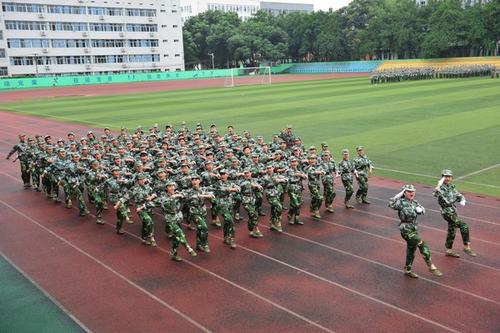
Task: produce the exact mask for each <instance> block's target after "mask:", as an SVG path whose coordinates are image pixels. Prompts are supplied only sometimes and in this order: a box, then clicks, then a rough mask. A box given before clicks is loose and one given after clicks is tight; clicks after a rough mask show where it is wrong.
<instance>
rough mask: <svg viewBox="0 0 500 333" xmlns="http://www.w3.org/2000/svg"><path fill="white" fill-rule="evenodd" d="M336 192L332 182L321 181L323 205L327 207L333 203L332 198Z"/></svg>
mask: <svg viewBox="0 0 500 333" xmlns="http://www.w3.org/2000/svg"><path fill="white" fill-rule="evenodd" d="M336 195H337V193H336V192H335V186H334V185H333V182H328V183H323V196H324V197H325V206H326V207H329V206H331V205H332V204H333V199H335V196H336Z"/></svg>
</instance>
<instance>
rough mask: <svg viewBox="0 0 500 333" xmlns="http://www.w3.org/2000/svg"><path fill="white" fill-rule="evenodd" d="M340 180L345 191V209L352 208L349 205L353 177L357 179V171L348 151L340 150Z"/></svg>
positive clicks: (352, 191)
mask: <svg viewBox="0 0 500 333" xmlns="http://www.w3.org/2000/svg"><path fill="white" fill-rule="evenodd" d="M339 173H340V179H342V184H343V185H344V189H345V198H344V205H345V208H348V209H349V208H354V207H353V206H352V205H351V204H350V203H349V200H351V197H352V195H353V193H354V189H353V175H354V176H356V177H357V173H358V172H357V171H356V168H355V166H354V162H353V161H351V160H350V159H349V150H348V149H344V150H342V161H340V163H339Z"/></svg>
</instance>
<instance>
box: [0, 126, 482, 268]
mask: <svg viewBox="0 0 500 333" xmlns="http://www.w3.org/2000/svg"><path fill="white" fill-rule="evenodd" d="M14 153H17V157H16V160H17V159H18V160H19V162H20V166H21V177H22V180H23V182H24V187H25V188H26V189H29V188H31V187H32V186H33V188H34V189H35V190H36V191H39V192H43V193H44V194H45V196H46V197H47V198H48V199H51V200H53V201H55V202H58V203H60V202H62V201H63V200H64V202H65V205H66V208H72V206H73V202H76V203H77V205H78V211H79V215H80V216H85V215H87V214H89V213H90V212H89V209H88V205H93V206H95V216H96V223H97V224H104V221H103V218H102V216H103V215H102V214H103V211H104V210H105V209H108V207H112V208H114V209H115V211H116V220H117V221H116V233H117V234H119V235H123V234H124V233H125V229H124V227H125V224H126V223H134V222H133V220H132V216H131V210H130V208H131V207H132V204H134V205H135V210H136V213H137V215H138V216H139V218H140V220H141V222H142V229H141V230H142V231H141V233H142V234H141V237H142V243H143V244H145V245H149V246H156V241H155V238H154V222H153V210H154V209H159V210H161V212H162V214H163V216H164V219H165V231H166V233H167V234H168V237H169V238H170V239H171V241H172V249H171V251H170V254H171V258H172V259H173V260H176V261H181V260H182V259H181V258H180V257H179V255H178V248H179V247H180V246H181V245H182V246H183V247H185V249H186V250H187V252H188V253H189V254H190V255H192V256H196V255H197V252H196V251H195V249H196V250H198V251H202V252H207V253H208V252H210V247H209V244H208V227H207V214H208V213H210V215H211V223H212V224H213V225H214V226H216V227H219V228H222V230H223V235H224V243H225V244H227V245H228V246H229V247H230V248H232V249H235V248H236V243H235V227H234V223H235V221H239V220H241V219H242V218H241V215H240V213H241V212H242V210H244V211H245V212H246V215H247V226H248V231H249V235H250V237H253V238H261V237H263V233H262V232H261V231H260V229H259V218H260V217H261V216H264V215H265V214H264V212H263V209H262V206H263V200H264V198H265V199H266V200H267V202H268V204H269V206H270V230H273V231H275V232H282V213H283V211H284V210H286V211H287V214H286V215H287V223H288V224H291V225H302V224H303V221H302V220H301V218H300V217H301V207H302V204H303V200H302V192H303V190H304V188H305V185H307V188H308V190H309V193H310V197H311V202H310V212H311V216H312V217H313V218H315V219H319V218H321V215H320V210H321V207H322V206H323V207H324V208H325V210H324V211H325V212H326V213H334V211H335V210H334V209H333V201H334V199H335V196H336V192H335V182H336V178H340V179H341V181H342V184H343V186H344V188H345V197H344V206H345V208H346V209H350V208H353V206H352V204H351V198H352V195H353V194H354V180H355V179H356V181H357V184H358V187H357V191H356V193H355V199H356V200H357V202H358V203H359V204H369V203H370V202H369V201H368V175H369V173H371V172H372V169H373V163H372V162H371V161H370V159H369V158H368V157H367V156H366V154H365V150H364V147H363V146H358V147H356V153H357V156H356V157H355V158H353V159H351V158H350V155H349V150H348V149H343V150H342V159H341V160H340V161H339V162H336V161H334V159H333V156H332V154H331V153H330V151H329V147H328V144H327V143H326V142H324V143H322V144H321V148H320V149H317V148H316V147H315V146H311V147H309V149H307V150H306V149H305V148H304V146H303V144H302V141H301V139H300V138H299V137H298V136H296V135H295V133H294V132H293V130H292V126H287V128H285V129H283V130H282V131H281V132H280V133H275V134H274V135H273V136H272V139H271V142H269V143H268V142H266V141H264V138H263V137H262V136H257V137H255V138H254V137H252V136H251V134H250V132H248V131H244V132H243V135H241V136H240V135H238V134H237V133H236V132H235V130H234V127H233V126H228V127H227V130H226V132H225V133H224V134H220V133H219V131H218V129H217V126H216V125H215V124H212V125H211V126H210V129H209V130H208V131H205V130H204V129H203V126H202V125H201V124H197V125H196V128H195V129H194V130H191V129H190V128H188V127H187V126H186V124H185V122H183V123H182V125H181V126H180V128H178V129H175V128H174V127H173V126H172V125H166V126H165V129H164V130H163V131H162V130H160V129H159V127H158V125H154V126H153V127H151V128H149V130H148V131H147V132H145V131H144V130H143V129H142V127H141V126H139V127H137V128H136V129H135V131H134V133H132V134H130V133H129V132H128V131H127V130H126V129H125V128H122V129H121V132H120V134H118V135H117V136H114V135H113V134H112V132H111V130H110V129H109V128H105V129H104V132H103V134H102V135H101V136H99V137H97V136H96V135H95V134H94V133H93V132H92V131H88V132H87V134H86V136H85V137H82V138H80V140H76V138H75V134H74V133H73V132H69V133H68V134H67V138H66V140H64V139H62V138H60V139H58V140H57V141H54V140H53V139H52V137H51V136H50V135H46V136H43V137H42V136H40V135H36V136H34V137H33V138H32V137H27V136H26V134H20V135H19V142H18V143H17V144H16V145H15V146H14V147H13V148H12V150H11V151H10V152H9V154H8V155H7V159H9V158H10V157H11V156H12V155H13V154H14ZM85 194H86V195H87V200H85ZM433 194H434V196H435V197H436V198H437V199H438V203H439V205H440V206H441V214H442V216H443V218H444V219H445V220H446V221H447V222H448V235H447V238H446V244H445V246H446V255H447V256H450V257H454V258H458V257H460V255H459V254H458V253H456V252H453V250H452V246H453V242H454V239H455V230H456V229H460V232H461V235H462V240H463V244H464V252H465V253H467V254H468V255H470V256H476V253H475V252H474V251H473V250H472V249H471V247H470V236H469V227H468V225H467V224H466V223H465V222H464V221H463V220H462V219H461V218H459V216H458V212H457V209H456V206H455V204H456V203H460V204H461V205H465V198H464V197H463V195H462V194H460V193H459V192H458V191H457V190H456V188H455V185H454V184H452V173H451V171H450V170H444V171H443V172H442V179H441V180H440V181H439V183H438V186H437V187H436V189H435V191H434V193H433ZM285 196H288V199H289V200H288V205H287V206H286V207H285ZM414 197H415V187H414V186H413V185H406V186H405V187H404V188H403V189H402V191H401V192H400V193H398V194H397V195H396V196H394V197H393V198H391V199H390V201H389V207H391V208H393V209H395V210H397V211H398V216H399V218H400V220H401V222H400V224H399V229H400V232H401V236H402V237H403V239H404V240H405V241H406V243H407V249H406V264H405V267H404V272H405V274H406V275H407V276H409V277H413V278H416V277H418V275H417V274H415V273H414V272H413V271H412V264H413V260H414V257H415V252H416V249H417V248H418V249H419V250H420V252H421V253H422V255H423V257H424V260H425V262H426V263H427V264H428V267H429V270H430V271H431V272H432V273H433V274H434V275H436V276H441V275H442V273H441V272H440V271H439V270H438V269H437V268H436V266H435V265H434V264H433V263H432V261H431V255H430V250H429V248H428V246H427V245H426V244H425V242H424V241H423V240H422V239H421V238H420V236H419V233H418V225H417V221H416V220H417V216H419V215H422V214H424V213H425V208H424V207H422V206H421V205H420V204H419V203H418V202H417V201H415V200H414ZM183 224H184V225H185V227H186V228H188V229H191V230H195V231H196V244H195V249H193V248H192V247H191V246H190V245H189V244H188V242H187V240H186V237H185V234H184V229H183Z"/></svg>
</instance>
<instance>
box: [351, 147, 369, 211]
mask: <svg viewBox="0 0 500 333" xmlns="http://www.w3.org/2000/svg"><path fill="white" fill-rule="evenodd" d="M356 150H357V151H362V150H363V147H362V146H358V147H357V148H356ZM353 162H354V167H355V168H356V171H357V173H358V175H357V179H358V185H359V188H358V190H357V191H356V200H357V201H358V202H359V203H366V204H369V203H370V202H369V201H368V198H367V196H368V173H369V172H370V171H371V168H372V167H373V163H372V161H370V160H369V159H368V157H367V156H366V155H363V156H358V157H356V158H355V159H354V161H353Z"/></svg>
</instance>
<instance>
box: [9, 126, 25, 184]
mask: <svg viewBox="0 0 500 333" xmlns="http://www.w3.org/2000/svg"><path fill="white" fill-rule="evenodd" d="M18 137H19V142H18V143H16V144H15V145H14V146H13V147H12V149H11V150H10V151H9V153H8V154H7V157H6V159H10V157H11V156H12V155H13V154H14V153H17V158H16V160H19V165H20V167H21V179H22V180H23V184H24V188H25V189H28V188H30V187H31V179H30V178H31V175H30V173H29V172H28V170H29V168H30V156H31V149H30V148H29V146H28V142H27V141H26V134H24V133H21V134H19V136H18ZM14 161H15V160H14Z"/></svg>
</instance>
